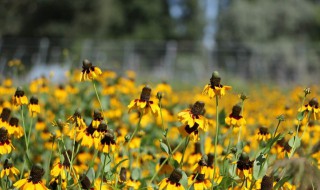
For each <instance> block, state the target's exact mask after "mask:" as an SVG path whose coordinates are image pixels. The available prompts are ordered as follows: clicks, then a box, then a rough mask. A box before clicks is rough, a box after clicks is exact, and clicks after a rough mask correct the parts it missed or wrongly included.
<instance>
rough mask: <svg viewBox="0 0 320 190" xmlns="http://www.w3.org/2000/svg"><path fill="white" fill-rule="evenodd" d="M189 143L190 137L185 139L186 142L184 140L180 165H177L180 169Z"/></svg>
mask: <svg viewBox="0 0 320 190" xmlns="http://www.w3.org/2000/svg"><path fill="white" fill-rule="evenodd" d="M189 141H190V137H189V136H188V137H187V138H186V140H185V144H184V148H183V153H182V158H181V160H180V164H179V166H180V168H182V165H183V159H184V155H185V153H186V149H187V147H188V144H189Z"/></svg>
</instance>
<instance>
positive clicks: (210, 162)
mask: <svg viewBox="0 0 320 190" xmlns="http://www.w3.org/2000/svg"><path fill="white" fill-rule="evenodd" d="M213 162H214V155H213V154H212V153H209V154H208V166H213Z"/></svg>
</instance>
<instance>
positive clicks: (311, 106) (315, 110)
mask: <svg viewBox="0 0 320 190" xmlns="http://www.w3.org/2000/svg"><path fill="white" fill-rule="evenodd" d="M298 111H299V112H305V113H309V112H311V113H312V114H313V118H314V119H315V120H317V115H319V114H320V108H319V103H318V100H317V98H312V99H311V100H310V101H309V103H308V104H307V105H304V106H302V107H301V108H300V109H299V110H298ZM305 115H308V114H305ZM318 117H319V116H318Z"/></svg>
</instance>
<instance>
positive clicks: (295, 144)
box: [288, 136, 301, 149]
mask: <svg viewBox="0 0 320 190" xmlns="http://www.w3.org/2000/svg"><path fill="white" fill-rule="evenodd" d="M288 144H289V146H291V148H292V149H297V148H299V147H300V145H301V139H300V137H298V136H293V137H291V138H290V140H289V142H288Z"/></svg>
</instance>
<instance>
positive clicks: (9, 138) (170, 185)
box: [0, 60, 320, 190]
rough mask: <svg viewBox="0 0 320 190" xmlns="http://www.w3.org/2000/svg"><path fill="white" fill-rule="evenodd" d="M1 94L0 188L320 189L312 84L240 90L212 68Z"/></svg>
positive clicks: (72, 80)
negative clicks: (181, 86)
mask: <svg viewBox="0 0 320 190" xmlns="http://www.w3.org/2000/svg"><path fill="white" fill-rule="evenodd" d="M66 76H67V78H68V80H67V81H65V82H64V83H63V84H55V83H54V82H53V81H51V80H50V78H46V77H41V78H37V79H34V80H33V81H31V82H30V83H28V84H24V85H23V86H20V87H18V86H16V85H15V82H14V81H13V80H12V79H10V78H6V79H3V80H2V84H1V87H0V94H1V101H0V113H1V114H0V123H1V126H0V127H1V128H0V155H1V160H0V168H1V173H0V177H1V181H0V182H1V183H0V185H1V189H22V190H35V189H37V190H43V189H59V190H60V189H94V190H100V189H103V190H105V189H160V190H161V189H168V190H180V189H186V190H187V189H190V190H192V189H195V190H204V189H221V190H223V189H248V190H249V189H263V190H271V189H285V190H289V189H320V180H319V179H320V172H319V166H320V141H319V137H320V126H319V121H318V119H319V118H320V108H319V105H318V101H317V96H318V94H319V88H317V87H316V86H313V87H298V86H297V87H295V88H293V89H291V90H287V91H285V90H282V89H281V88H277V87H261V88H259V89H250V90H249V91H248V92H241V90H236V89H234V88H233V87H232V84H224V78H223V76H220V75H219V73H218V72H216V71H215V72H213V74H212V75H209V76H207V78H208V79H207V81H208V83H207V84H199V86H196V87H193V88H192V89H190V90H188V91H181V90H179V91H176V90H175V89H173V88H172V87H171V86H170V81H167V83H165V82H162V83H158V84H154V83H152V84H151V83H150V84H139V83H137V82H136V79H137V78H138V76H136V74H135V73H134V72H133V71H127V72H126V75H125V76H120V75H118V74H117V73H115V72H113V71H109V70H101V69H100V68H99V67H97V66H95V65H94V64H92V63H91V62H90V61H89V60H84V61H83V64H82V68H81V67H80V66H79V68H78V69H77V70H73V71H70V72H68V73H66Z"/></svg>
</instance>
